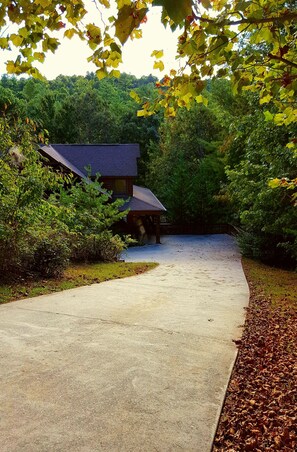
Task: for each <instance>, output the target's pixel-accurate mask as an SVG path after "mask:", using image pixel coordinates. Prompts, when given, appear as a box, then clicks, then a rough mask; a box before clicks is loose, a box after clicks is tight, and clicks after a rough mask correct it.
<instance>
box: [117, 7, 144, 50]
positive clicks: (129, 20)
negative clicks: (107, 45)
mask: <svg viewBox="0 0 297 452" xmlns="http://www.w3.org/2000/svg"><path fill="white" fill-rule="evenodd" d="M147 11H148V10H147V8H142V9H139V10H136V9H135V8H134V7H133V6H130V5H125V6H123V8H121V9H120V10H119V13H118V17H117V19H116V21H115V29H116V32H115V35H116V37H117V38H118V39H119V40H120V42H121V44H125V42H126V41H127V39H128V38H129V36H130V34H131V33H132V31H133V30H134V28H138V27H139V25H140V23H141V21H142V19H143V18H144V16H145V15H146V13H147Z"/></svg>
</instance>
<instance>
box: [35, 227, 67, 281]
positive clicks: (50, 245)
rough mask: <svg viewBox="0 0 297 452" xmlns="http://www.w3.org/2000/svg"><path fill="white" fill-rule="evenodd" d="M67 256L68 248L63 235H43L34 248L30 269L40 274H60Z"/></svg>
mask: <svg viewBox="0 0 297 452" xmlns="http://www.w3.org/2000/svg"><path fill="white" fill-rule="evenodd" d="M69 258H70V248H69V245H68V240H67V239H66V237H65V236H59V235H57V234H55V235H51V236H47V237H43V238H42V239H41V240H40V241H39V243H38V244H37V246H36V248H35V251H34V255H33V262H32V270H33V271H35V272H38V273H39V274H40V275H41V276H44V277H48V278H55V277H58V276H61V275H62V273H63V271H64V270H65V269H66V267H67V266H68V263H69Z"/></svg>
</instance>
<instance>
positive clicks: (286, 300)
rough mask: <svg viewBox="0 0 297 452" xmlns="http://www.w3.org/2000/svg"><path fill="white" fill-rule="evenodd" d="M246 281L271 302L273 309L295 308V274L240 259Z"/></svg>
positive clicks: (296, 298) (296, 279)
mask: <svg viewBox="0 0 297 452" xmlns="http://www.w3.org/2000/svg"><path fill="white" fill-rule="evenodd" d="M242 264H243V269H244V272H245V274H246V276H247V279H248V280H250V281H252V283H253V285H254V287H255V289H256V290H258V291H261V292H262V293H263V294H264V295H265V296H266V297H269V298H270V300H271V305H272V307H275V308H279V307H280V308H282V307H283V308H292V309H294V310H296V308H297V291H296V287H297V273H296V272H293V271H288V270H282V269H279V268H275V267H270V266H268V265H265V264H263V263H261V262H257V261H254V260H252V259H247V258H243V259H242Z"/></svg>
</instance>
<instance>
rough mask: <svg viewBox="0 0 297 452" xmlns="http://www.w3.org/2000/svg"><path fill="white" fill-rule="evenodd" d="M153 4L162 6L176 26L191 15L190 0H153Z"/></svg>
mask: <svg viewBox="0 0 297 452" xmlns="http://www.w3.org/2000/svg"><path fill="white" fill-rule="evenodd" d="M153 4H154V5H156V6H162V7H163V8H164V9H165V10H166V12H167V14H168V16H169V17H170V19H171V20H173V22H175V23H176V24H180V23H182V22H183V21H184V19H185V18H186V17H187V16H189V15H191V14H192V0H154V1H153Z"/></svg>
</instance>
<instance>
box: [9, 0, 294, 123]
mask: <svg viewBox="0 0 297 452" xmlns="http://www.w3.org/2000/svg"><path fill="white" fill-rule="evenodd" d="M95 4H96V6H97V11H98V15H97V17H94V22H93V23H91V22H90V23H88V19H87V17H88V16H87V12H88V9H89V7H90V2H89V1H87V0H59V1H57V0H54V1H52V0H36V1H34V2H32V1H30V0H22V1H16V0H4V1H3V2H2V8H1V12H0V27H1V38H0V47H1V48H2V49H9V48H11V47H17V48H18V49H19V55H18V57H17V59H16V60H15V61H12V60H9V61H8V62H7V72H8V73H15V74H20V73H29V74H30V75H32V76H35V77H39V76H40V73H39V71H38V69H37V68H36V67H35V66H34V62H36V61H39V62H43V61H44V59H45V55H46V52H49V51H50V52H55V50H56V49H57V47H58V46H59V45H60V43H61V40H62V39H63V37H67V38H70V39H71V38H72V37H73V36H74V35H77V36H79V38H80V39H82V40H85V41H86V42H87V44H88V46H89V47H90V49H91V51H92V54H91V56H90V58H89V60H90V61H92V62H93V63H94V64H95V65H96V66H97V68H98V69H97V76H98V77H99V78H103V77H105V76H106V75H108V74H111V75H113V76H118V75H119V71H118V69H117V68H118V66H119V64H120V62H121V61H122V46H123V45H124V44H125V42H126V41H127V40H128V39H134V38H141V34H142V30H141V28H142V27H144V26H145V23H146V21H147V20H149V19H150V12H151V9H152V8H153V7H155V6H159V7H161V8H162V18H161V21H162V23H163V24H164V26H165V27H167V28H168V29H171V30H176V29H180V35H179V38H178V42H177V53H176V58H177V60H178V61H179V63H180V66H179V69H178V70H176V69H172V70H171V71H170V73H169V74H167V75H166V76H164V77H163V79H162V81H161V83H160V84H159V88H160V89H159V95H160V98H159V99H158V102H156V103H153V104H145V105H144V107H143V110H140V113H139V114H140V115H147V114H151V113H152V112H153V111H155V109H156V108H160V106H161V107H162V108H165V111H166V113H167V114H168V115H174V114H175V111H176V107H177V106H186V107H188V106H189V105H190V104H191V103H192V102H193V101H197V102H203V101H205V100H204V98H203V96H202V95H201V93H202V90H203V88H204V86H205V80H206V79H207V78H209V77H212V76H213V75H215V76H216V77H223V76H228V77H230V78H231V79H232V82H233V87H234V90H235V91H240V90H242V89H246V90H252V91H257V92H258V93H260V102H261V103H262V104H269V103H270V104H271V103H273V104H274V108H270V109H269V110H267V113H266V118H267V119H272V118H273V117H274V120H275V121H276V123H277V124H280V125H281V124H285V125H288V124H289V123H291V122H294V121H295V120H296V115H297V110H296V108H295V99H296V89H297V63H296V32H297V29H296V19H297V10H296V4H297V3H296V0H253V1H251V0H213V1H210V0H179V1H171V0H135V1H132V0H116V1H112V2H110V1H109V0H95ZM109 11H110V14H109ZM108 16H110V17H109V18H108ZM10 24H14V26H9V25H10ZM152 56H153V57H154V58H155V60H156V61H155V65H154V67H155V68H159V69H160V70H163V68H164V65H163V63H162V56H163V50H162V49H156V50H155V51H154V52H153V53H152Z"/></svg>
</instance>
